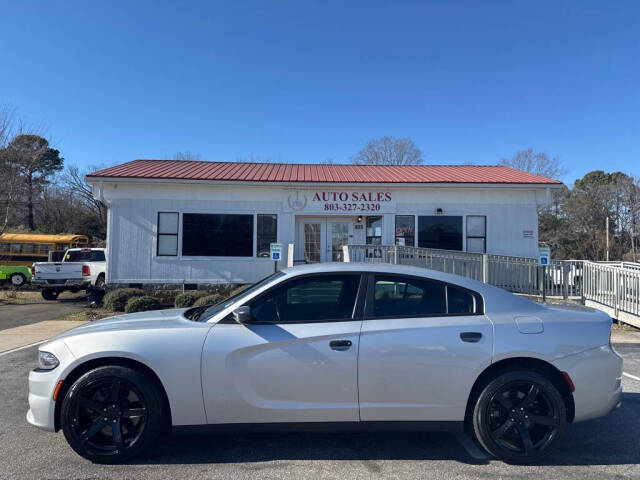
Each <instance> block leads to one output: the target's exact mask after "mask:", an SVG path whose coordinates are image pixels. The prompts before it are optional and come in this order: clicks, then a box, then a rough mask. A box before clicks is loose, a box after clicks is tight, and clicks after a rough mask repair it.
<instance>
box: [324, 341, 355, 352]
mask: <svg viewBox="0 0 640 480" xmlns="http://www.w3.org/2000/svg"><path fill="white" fill-rule="evenodd" d="M351 345H353V344H352V343H351V340H331V341H330V342H329V347H331V350H337V351H339V352H341V351H344V350H349V348H350V347H351Z"/></svg>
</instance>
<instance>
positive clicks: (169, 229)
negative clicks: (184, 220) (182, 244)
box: [156, 212, 180, 257]
mask: <svg viewBox="0 0 640 480" xmlns="http://www.w3.org/2000/svg"><path fill="white" fill-rule="evenodd" d="M179 218H180V217H179V215H178V213H176V212H158V242H157V252H156V253H157V255H158V256H160V257H175V256H176V255H178V223H179Z"/></svg>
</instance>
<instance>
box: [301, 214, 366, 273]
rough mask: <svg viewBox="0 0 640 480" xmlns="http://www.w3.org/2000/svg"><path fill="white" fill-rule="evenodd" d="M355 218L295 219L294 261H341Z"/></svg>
mask: <svg viewBox="0 0 640 480" xmlns="http://www.w3.org/2000/svg"><path fill="white" fill-rule="evenodd" d="M354 221H355V219H351V218H349V219H347V218H345V217H342V218H339V219H338V218H335V217H334V218H331V217H315V218H314V217H307V218H299V219H298V220H297V222H296V223H297V226H296V228H297V235H296V238H297V240H296V246H295V251H296V252H297V253H294V255H295V259H296V262H298V263H301V262H304V263H317V262H342V261H344V251H343V249H342V247H344V246H345V245H348V244H349V238H350V237H349V235H352V234H353V232H352V229H353V223H354Z"/></svg>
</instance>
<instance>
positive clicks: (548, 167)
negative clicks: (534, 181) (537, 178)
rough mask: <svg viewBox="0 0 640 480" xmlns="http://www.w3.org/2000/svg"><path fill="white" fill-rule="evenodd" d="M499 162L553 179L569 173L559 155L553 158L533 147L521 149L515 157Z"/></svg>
mask: <svg viewBox="0 0 640 480" xmlns="http://www.w3.org/2000/svg"><path fill="white" fill-rule="evenodd" d="M499 163H500V165H505V166H507V167H511V168H515V169H516V170H522V171H523V172H529V173H534V174H536V175H542V176H543V177H547V178H553V179H560V178H562V177H564V176H565V175H566V174H567V169H566V168H565V167H564V166H563V165H562V162H561V161H560V159H559V158H558V157H553V158H551V157H549V155H548V154H547V153H546V152H534V151H533V148H527V149H526V150H520V151H519V152H516V153H515V155H514V156H513V157H511V158H503V159H502V160H500V162H499Z"/></svg>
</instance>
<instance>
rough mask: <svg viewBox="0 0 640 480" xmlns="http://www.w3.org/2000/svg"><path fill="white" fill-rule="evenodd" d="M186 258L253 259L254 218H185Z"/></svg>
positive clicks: (196, 215) (206, 215)
mask: <svg viewBox="0 0 640 480" xmlns="http://www.w3.org/2000/svg"><path fill="white" fill-rule="evenodd" d="M182 255H183V256H186V257H252V256H253V215H227V214H217V213H216V214H210V213H185V214H183V216H182Z"/></svg>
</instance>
